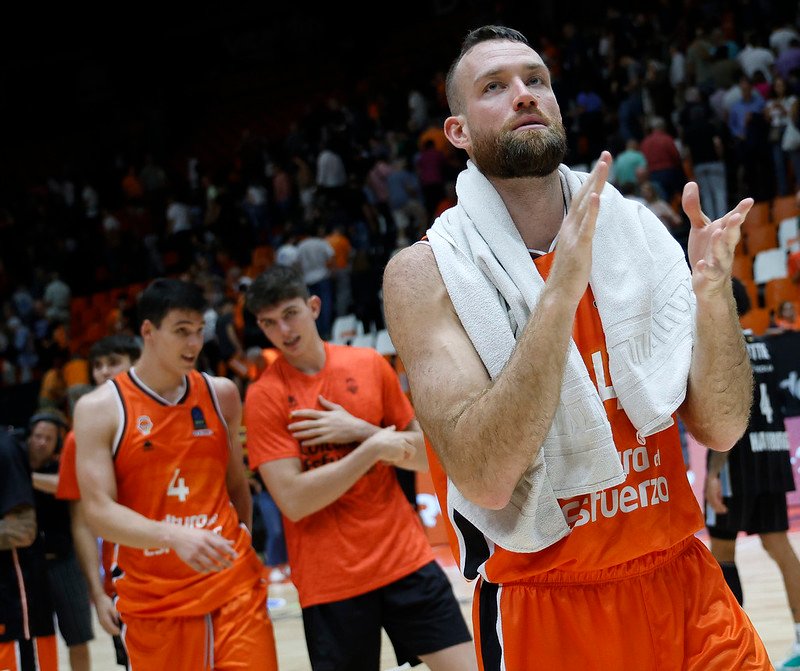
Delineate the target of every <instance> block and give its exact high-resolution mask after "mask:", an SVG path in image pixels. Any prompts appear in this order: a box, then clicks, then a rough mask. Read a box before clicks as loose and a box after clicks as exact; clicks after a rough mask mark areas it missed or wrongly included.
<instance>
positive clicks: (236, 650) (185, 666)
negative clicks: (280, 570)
mask: <svg viewBox="0 0 800 671" xmlns="http://www.w3.org/2000/svg"><path fill="white" fill-rule="evenodd" d="M123 621H124V624H123V628H122V640H123V642H124V644H125V648H126V650H127V652H128V658H129V660H130V668H132V669H169V671H211V670H212V669H213V670H214V671H234V670H235V671H277V669H278V658H277V654H276V651H275V636H274V634H273V631H272V622H271V621H270V619H269V615H268V613H267V588H266V583H265V582H264V581H263V580H260V581H259V582H258V583H257V585H256V586H255V587H254V588H253V589H252V590H250V591H247V592H244V593H242V594H240V595H238V596H235V597H233V598H232V599H231V600H230V601H229V602H228V603H226V604H225V605H224V606H222V607H221V608H218V609H217V610H216V611H214V612H213V613H209V614H208V615H205V616H198V617H178V618H141V617H139V618H137V617H130V616H125V617H124V618H123Z"/></svg>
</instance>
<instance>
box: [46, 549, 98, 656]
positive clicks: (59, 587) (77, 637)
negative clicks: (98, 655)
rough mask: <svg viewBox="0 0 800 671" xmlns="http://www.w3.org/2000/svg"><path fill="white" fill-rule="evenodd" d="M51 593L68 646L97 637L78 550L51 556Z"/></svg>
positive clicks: (59, 627)
mask: <svg viewBox="0 0 800 671" xmlns="http://www.w3.org/2000/svg"><path fill="white" fill-rule="evenodd" d="M47 577H48V579H49V580H48V581H49V583H50V594H51V595H52V597H53V606H54V607H55V611H56V619H57V621H58V631H59V632H61V637H62V638H63V639H64V642H65V643H66V644H67V646H68V647H69V646H73V645H80V644H81V643H87V642H88V641H91V640H92V639H93V638H94V632H93V631H92V606H91V602H90V600H89V588H88V587H87V586H86V579H85V578H84V577H83V573H81V569H80V566H79V565H78V559H77V557H76V556H75V555H74V554H71V555H69V556H68V557H66V558H61V559H48V560H47Z"/></svg>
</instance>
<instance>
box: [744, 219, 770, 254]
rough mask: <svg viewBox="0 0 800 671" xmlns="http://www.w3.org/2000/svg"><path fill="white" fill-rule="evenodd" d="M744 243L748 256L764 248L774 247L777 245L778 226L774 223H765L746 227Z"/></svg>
mask: <svg viewBox="0 0 800 671" xmlns="http://www.w3.org/2000/svg"><path fill="white" fill-rule="evenodd" d="M745 245H746V247H747V253H748V254H749V255H750V256H755V255H756V254H758V253H759V252H763V251H764V250H765V249H774V248H775V247H777V246H778V227H777V226H776V225H775V224H772V223H766V224H762V225H761V226H754V227H752V228H749V229H747V234H746V235H745Z"/></svg>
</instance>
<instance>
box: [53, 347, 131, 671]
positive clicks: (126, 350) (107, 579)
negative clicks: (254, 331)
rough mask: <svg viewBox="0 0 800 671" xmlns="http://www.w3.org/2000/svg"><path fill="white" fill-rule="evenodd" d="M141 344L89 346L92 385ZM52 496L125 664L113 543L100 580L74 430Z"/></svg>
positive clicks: (124, 364)
mask: <svg viewBox="0 0 800 671" xmlns="http://www.w3.org/2000/svg"><path fill="white" fill-rule="evenodd" d="M141 351H142V349H141V347H140V346H139V343H138V342H136V339H135V338H133V337H132V336H128V335H113V336H107V337H105V338H101V339H100V340H98V341H97V342H96V343H94V344H93V345H92V346H91V348H90V349H89V359H88V361H89V369H90V371H91V375H92V380H93V381H94V384H95V385H97V386H99V385H101V384H103V383H104V382H107V381H108V380H110V379H111V378H113V377H115V376H116V375H118V374H119V373H121V372H123V371H126V370H128V369H129V368H130V367H131V366H132V365H133V364H134V363H135V362H136V360H137V359H138V358H139V355H140V354H141ZM56 498H59V499H64V500H67V501H70V502H71V503H70V528H71V530H72V539H73V542H74V543H75V553H76V554H77V555H78V561H79V562H80V565H81V568H82V569H83V574H84V576H85V577H86V582H87V584H88V586H89V594H90V595H91V598H92V602H93V603H94V607H95V611H96V612H97V620H98V622H99V623H100V626H101V627H103V629H105V630H106V631H107V632H108V633H109V634H111V637H112V639H113V642H114V652H115V655H116V658H117V664H119V665H121V666H125V667H127V665H128V656H127V655H126V654H125V648H124V646H123V644H122V639H121V638H120V636H119V634H120V629H119V624H120V623H119V616H118V613H117V609H116V608H115V607H114V602H113V598H114V596H115V593H114V588H113V586H112V583H111V563H112V561H111V560H112V556H113V552H114V545H113V544H112V543H108V542H106V541H103V545H102V566H103V573H104V581H103V582H102V583H101V582H100V564H99V561H98V556H97V541H96V538H95V535H94V534H93V533H92V530H91V529H90V528H89V525H88V524H87V523H86V516H85V514H84V512H83V506H82V505H81V492H80V489H79V487H78V476H77V473H76V470H75V432H74V431H73V430H70V431H69V432H67V435H66V436H65V438H64V447H63V448H62V449H61V458H60V459H59V464H58V486H57V488H56Z"/></svg>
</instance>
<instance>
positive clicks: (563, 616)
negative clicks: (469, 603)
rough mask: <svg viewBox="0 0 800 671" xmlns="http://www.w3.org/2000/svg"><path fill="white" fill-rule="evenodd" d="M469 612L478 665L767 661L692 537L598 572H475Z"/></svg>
mask: <svg viewBox="0 0 800 671" xmlns="http://www.w3.org/2000/svg"><path fill="white" fill-rule="evenodd" d="M472 615H473V627H474V633H475V645H476V647H477V655H478V664H479V668H480V669H481V671H499V670H500V669H509V670H510V669H513V670H514V671H526V670H527V669H531V670H533V669H548V671H559V670H561V669H563V670H564V671H574V669H583V670H584V671H588V670H589V669H598V670H599V669H614V671H656V670H657V669H681V670H682V671H731V670H732V669H737V671H750V670H753V671H754V670H756V669H758V670H771V669H772V668H773V667H772V665H771V664H770V662H769V658H768V656H767V653H766V650H765V648H764V645H763V643H762V641H761V639H760V637H759V636H758V634H757V633H756V631H755V629H754V628H753V625H752V623H751V622H750V619H749V618H748V617H747V615H746V614H745V612H744V611H743V610H742V609H741V607H740V606H739V604H738V603H737V602H736V599H735V598H734V596H733V594H732V593H731V591H730V589H729V588H728V586H727V585H726V584H725V581H724V579H723V577H722V571H721V570H720V568H719V565H718V564H717V562H716V561H715V560H714V558H713V557H712V556H711V553H710V552H709V551H708V549H707V548H706V546H705V545H704V544H703V542H702V541H700V540H699V539H697V538H695V537H691V538H689V539H687V540H685V541H683V542H681V543H679V544H678V545H677V546H675V547H673V548H671V549H670V550H667V551H664V552H656V553H652V554H650V555H647V556H645V557H641V558H639V559H636V560H633V561H630V562H627V563H625V564H622V565H620V566H615V567H612V568H610V569H606V570H603V571H597V572H587V573H568V572H564V571H550V572H548V573H545V574H543V575H541V576H536V577H535V578H532V579H530V580H527V581H524V582H516V583H505V584H502V585H498V584H493V583H489V582H485V581H483V580H482V579H479V580H478V583H477V585H476V587H475V598H474V600H473V614H472Z"/></svg>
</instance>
